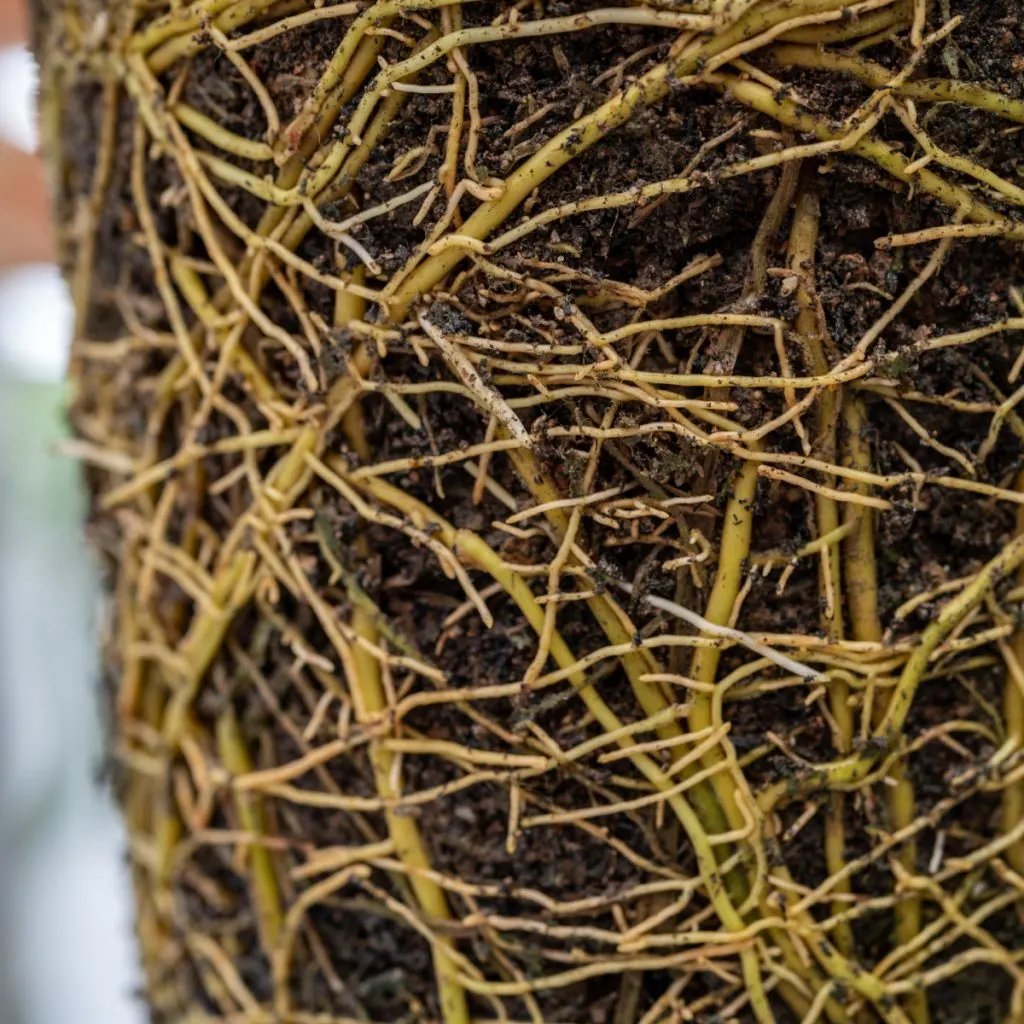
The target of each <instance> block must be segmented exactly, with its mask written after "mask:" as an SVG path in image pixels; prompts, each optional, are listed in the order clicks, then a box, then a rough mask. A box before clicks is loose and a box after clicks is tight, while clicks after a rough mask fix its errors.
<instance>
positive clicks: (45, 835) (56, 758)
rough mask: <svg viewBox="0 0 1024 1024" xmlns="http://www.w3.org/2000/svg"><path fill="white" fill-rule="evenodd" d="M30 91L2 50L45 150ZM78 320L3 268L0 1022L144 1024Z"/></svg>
mask: <svg viewBox="0 0 1024 1024" xmlns="http://www.w3.org/2000/svg"><path fill="white" fill-rule="evenodd" d="M7 2H9V0H0V4H2V3H7ZM33 89H34V85H33V68H32V63H31V59H30V58H29V57H28V55H27V54H26V53H25V52H24V50H21V49H14V48H10V49H8V50H0V142H4V141H6V142H8V143H10V144H11V145H16V146H19V147H21V148H25V149H29V148H31V146H33V145H34V141H33V139H34V130H33V122H34V119H33V116H32V113H31V111H32V94H33ZM2 187H3V182H0V188H2ZM0 217H2V215H0ZM9 228H10V225H5V224H4V223H2V222H0V234H2V233H3V232H4V231H5V230H8V229H9ZM70 327H71V312H70V309H69V303H68V298H67V294H66V291H65V288H64V286H63V284H62V282H61V280H60V276H59V274H58V273H57V270H56V268H55V267H53V266H50V265H46V264H35V265H30V266H25V267H20V268H18V269H17V270H13V271H8V272H6V273H0V1024H94V1022H95V1024H142V1022H143V1021H144V1020H145V1013H144V1012H143V1009H142V1006H141V1004H140V1002H139V1001H138V997H137V995H136V989H137V987H138V972H137V968H136V955H135V950H134V944H133V939H132V936H131V925H130V920H131V910H130V902H129V890H128V878H127V870H126V868H125V863H124V836H123V834H122V831H121V827H120V823H119V819H118V817H117V814H116V812H115V811H114V809H113V808H112V806H111V804H110V801H109V799H108V797H107V794H106V793H105V791H104V790H103V789H102V788H101V787H100V785H99V784H98V783H97V781H96V776H97V770H98V768H99V766H100V763H101V762H100V755H101V734H100V726H99V716H98V713H97V709H96V697H97V692H98V682H97V668H96V653H95V647H94V642H93V629H94V624H95V619H96V616H97V615H98V602H97V597H96V590H95V583H96V581H95V574H94V571H93V564H92V561H91V559H90V557H89V554H88V552H87V551H86V548H85V545H84V542H83V539H82V525H81V522H82V496H81V493H80V490H79V487H78V475H77V470H76V467H75V466H74V465H73V464H72V463H71V462H70V461H68V460H66V459H63V458H60V457H57V456H56V455H55V454H54V450H53V449H54V445H55V444H56V443H57V441H58V440H59V438H60V437H61V435H62V434H63V432H64V425H63V416H62V412H61V407H62V402H63V394H64V389H63V386H62V384H61V379H62V377H63V372H64V365H65V362H66V359H67V347H68V343H69V333H70Z"/></svg>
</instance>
